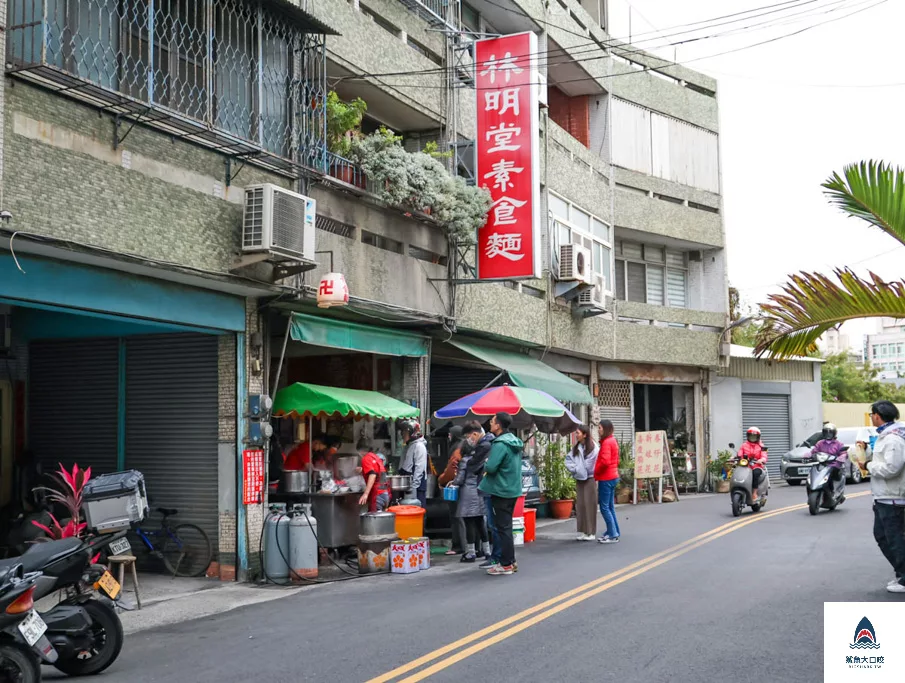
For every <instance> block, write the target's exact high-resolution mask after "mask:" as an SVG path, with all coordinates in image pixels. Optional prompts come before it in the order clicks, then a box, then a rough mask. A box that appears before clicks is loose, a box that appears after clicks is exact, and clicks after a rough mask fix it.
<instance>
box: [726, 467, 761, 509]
mask: <svg viewBox="0 0 905 683" xmlns="http://www.w3.org/2000/svg"><path fill="white" fill-rule="evenodd" d="M733 464H734V467H733V469H732V478H731V479H730V483H729V498H730V500H731V501H732V516H733V517H738V516H739V515H740V514H742V510H744V509H745V508H746V507H747V506H750V507H751V509H752V510H753V511H754V512H759V511H760V510H762V509H763V508H764V506H765V505H766V504H767V495H768V494H769V493H770V477H768V476H767V473H766V472H764V476H763V477H761V480H760V485H759V486H758V487H757V500H754V495H753V493H754V491H753V489H754V470H753V469H752V467H751V465H750V463H749V462H748V458H736V459H735V460H734V461H733Z"/></svg>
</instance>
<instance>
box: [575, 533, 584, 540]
mask: <svg viewBox="0 0 905 683" xmlns="http://www.w3.org/2000/svg"><path fill="white" fill-rule="evenodd" d="M575 540H576V541H583V540H585V536H584V534H578V536H576V537H575Z"/></svg>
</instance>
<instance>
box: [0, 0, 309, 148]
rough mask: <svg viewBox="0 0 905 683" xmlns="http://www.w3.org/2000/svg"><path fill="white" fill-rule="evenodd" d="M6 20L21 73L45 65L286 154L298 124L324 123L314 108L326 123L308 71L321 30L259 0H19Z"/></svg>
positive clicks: (12, 55)
mask: <svg viewBox="0 0 905 683" xmlns="http://www.w3.org/2000/svg"><path fill="white" fill-rule="evenodd" d="M8 24H9V33H10V45H9V50H8V53H9V54H8V57H7V61H8V62H10V63H12V64H13V65H14V66H15V67H17V68H19V69H21V70H23V72H26V71H27V70H28V69H29V68H32V67H34V66H36V65H37V64H40V63H43V64H47V65H50V66H53V67H56V68H57V69H58V70H60V71H64V72H67V73H68V74H71V75H74V76H76V77H78V78H80V79H83V80H85V81H88V82H91V83H94V84H96V85H99V86H101V87H103V88H106V89H107V90H110V91H115V92H118V93H122V94H124V95H127V96H129V97H131V98H133V99H135V100H138V101H140V102H142V103H145V104H148V105H151V106H152V107H155V108H158V109H162V110H164V111H165V112H172V113H175V114H178V115H182V116H183V117H186V118H188V119H193V120H195V121H196V122H200V123H202V124H204V125H206V126H207V127H208V128H209V129H212V130H217V131H221V132H225V133H227V134H230V135H232V136H234V137H236V138H241V139H243V140H247V141H250V142H252V143H254V144H256V145H257V146H259V147H261V148H263V149H264V150H266V151H268V152H271V153H273V154H275V155H277V156H280V157H284V158H287V159H291V158H294V156H295V154H296V153H297V152H298V151H299V141H300V140H301V139H302V136H301V135H300V130H299V128H300V126H301V127H304V128H305V129H306V130H308V129H309V128H310V130H318V129H319V128H318V125H317V123H316V122H315V121H313V119H312V121H308V119H307V117H309V115H310V116H314V117H320V120H321V121H322V116H323V114H322V113H318V111H316V110H317V109H318V108H317V107H311V106H310V105H311V103H312V102H314V103H316V102H318V101H319V100H320V99H322V97H323V95H324V93H317V92H314V91H313V90H312V87H311V86H312V83H310V82H309V79H308V78H307V75H310V74H311V73H313V69H314V61H316V60H317V59H318V57H317V54H319V53H320V46H319V45H318V47H313V43H314V42H317V41H320V42H321V43H322V38H317V39H316V41H315V40H312V39H310V37H309V35H308V34H305V33H303V32H302V30H300V28H299V27H298V26H297V25H296V24H294V23H292V22H291V21H289V20H288V19H286V18H284V15H282V14H279V13H276V12H272V11H270V10H269V9H267V8H266V7H265V6H264V4H263V3H262V2H261V1H260V0H156V2H150V3H149V2H146V1H145V0H67V1H66V2H63V1H62V0H17V1H16V2H11V3H10V17H9V20H8ZM316 53H317V54H316ZM315 85H316V84H315ZM77 89H78V86H76V85H73V86H72V90H73V91H76V90H77ZM301 103H304V104H301ZM321 109H322V107H321ZM142 116H145V115H144V114H143V115H142ZM145 118H146V120H149V121H151V122H161V121H163V120H164V119H163V118H161V116H160V114H159V113H155V114H154V115H147V116H145ZM303 118H305V122H303V121H302V119H303ZM309 124H310V126H309ZM185 125H186V124H184V123H183V124H175V123H174V124H173V130H175V131H183V128H184V126H185ZM320 125H321V126H322V125H323V124H322V123H321V124H320ZM189 130H191V129H189V128H185V131H189ZM208 135H210V134H208ZM221 146H223V145H222V143H221Z"/></svg>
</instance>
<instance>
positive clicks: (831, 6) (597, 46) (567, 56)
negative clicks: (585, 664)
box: [334, 0, 886, 87]
mask: <svg viewBox="0 0 905 683" xmlns="http://www.w3.org/2000/svg"><path fill="white" fill-rule="evenodd" d="M817 1H819V0H807V3H811V2H817ZM871 1H872V0H860V2H857V1H856V0H831V1H830V2H828V3H826V4H824V5H821V6H819V7H817V8H811V10H809V11H808V12H807V13H799V14H798V15H790V16H800V15H804V16H802V19H804V18H810V17H813V16H820V15H825V14H831V13H833V12H838V11H842V10H843V9H851V8H853V7H858V6H859V5H863V4H866V3H867V2H871ZM883 1H884V2H885V1H886V0H883ZM485 2H489V3H490V4H496V3H494V2H492V0H485ZM851 2H855V4H854V5H850V6H849V7H846V6H845V5H846V4H847V3H851ZM500 7H503V6H502V5H500ZM505 9H508V10H510V11H515V10H512V9H511V8H505ZM787 9H795V7H793V8H787ZM815 10H819V11H815ZM752 11H753V10H752ZM517 13H518V14H520V15H522V16H525V17H527V18H531V19H532V20H535V19H533V18H532V17H530V16H529V15H528V14H526V13H524V11H521V10H519V11H517ZM756 16H763V15H755V17H756ZM755 17H748V18H749V19H750V18H755ZM788 18H789V16H787V17H779V18H775V19H773V20H770V21H767V22H761V23H758V24H749V25H746V26H741V27H736V28H733V29H729V30H726V31H724V32H722V33H715V34H710V35H707V36H698V37H692V38H686V39H683V40H677V41H673V42H669V43H665V44H662V45H654V46H652V47H650V48H643V49H642V48H638V47H637V46H638V45H639V44H640V43H643V42H650V40H659V39H660V38H664V37H674V36H678V35H681V34H682V33H688V31H685V32H678V33H675V34H671V36H659V37H657V38H652V39H648V40H647V41H644V40H642V41H637V40H636V41H634V42H633V43H631V44H627V43H625V42H624V41H622V40H620V39H615V38H610V39H608V40H604V41H599V40H593V41H590V42H587V43H581V44H578V45H572V46H569V50H570V51H569V52H566V50H565V49H563V48H560V47H556V48H553V52H555V53H556V54H553V55H551V54H550V53H551V50H549V49H548V50H544V51H540V50H539V51H537V52H532V53H523V54H517V55H514V57H515V59H524V58H528V57H537V58H538V60H537V61H538V65H539V66H544V65H546V66H557V65H560V64H572V63H581V62H584V61H593V60H596V59H606V58H608V57H609V55H605V54H604V55H600V54H595V55H594V56H593V57H590V58H585V59H575V55H581V54H587V53H597V52H598V51H599V50H601V49H604V50H607V49H610V50H612V51H613V52H614V54H615V55H616V56H617V57H622V58H627V57H628V56H631V55H634V54H641V53H643V54H644V56H645V57H647V58H648V59H653V60H660V61H662V62H663V64H660V65H658V66H656V67H649V68H647V69H645V70H650V69H651V68H655V69H662V68H667V67H670V66H681V65H682V63H681V62H676V61H670V60H668V59H664V58H661V57H657V56H656V55H652V54H649V52H648V50H656V49H662V48H666V47H674V46H678V45H683V44H688V43H691V42H696V41H698V40H705V39H713V38H719V37H723V36H725V35H735V34H737V33H740V32H742V31H746V30H765V29H767V28H773V27H774V26H781V25H784V23H783V22H784V21H785V20H788ZM535 21H536V20H535ZM737 21H738V20H737ZM542 23H549V22H542ZM726 23H732V22H726ZM550 25H552V26H555V27H556V28H560V29H562V30H566V29H563V28H562V27H559V26H556V24H550ZM715 25H716V26H719V25H722V24H715ZM704 28H708V27H702V28H700V29H695V30H704ZM666 30H669V29H666ZM575 35H577V36H579V37H582V38H587V35H585V34H580V33H575ZM584 48H587V49H584ZM622 48H633V49H624V50H622V51H621V52H620V51H619V50H620V49H622ZM557 58H562V60H561V61H552V60H554V59H557ZM689 61H692V60H689ZM459 68H462V67H455V66H439V67H433V68H430V69H414V70H405V71H388V72H364V73H360V74H353V75H351V76H341V77H339V78H338V79H335V81H334V84H335V85H338V84H339V83H341V82H343V81H347V80H361V79H363V78H384V77H387V76H418V75H432V74H437V75H440V74H444V73H448V72H451V71H454V70H457V69H459ZM415 85H416V84H403V85H402V87H405V86H415ZM417 87H421V86H420V85H418V86H417ZM428 87H434V86H428Z"/></svg>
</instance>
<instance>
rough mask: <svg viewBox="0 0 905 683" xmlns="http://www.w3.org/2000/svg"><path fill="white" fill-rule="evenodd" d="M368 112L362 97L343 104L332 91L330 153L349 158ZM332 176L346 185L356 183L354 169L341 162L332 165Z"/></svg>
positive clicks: (329, 119)
mask: <svg viewBox="0 0 905 683" xmlns="http://www.w3.org/2000/svg"><path fill="white" fill-rule="evenodd" d="M367 110H368V105H367V103H366V102H365V101H364V100H363V99H361V98H360V97H356V98H355V99H354V100H352V101H351V102H343V101H342V100H341V99H340V98H339V95H337V94H336V92H334V91H332V90H331V91H330V92H329V93H328V94H327V149H329V150H330V152H332V153H333V154H335V155H337V156H339V157H343V158H346V157H348V156H349V153H350V151H351V149H352V143H353V140H354V139H355V138H356V137H358V134H359V129H360V127H361V120H362V118H363V117H364V114H365V112H366V111H367ZM330 175H332V176H333V177H334V178H338V179H339V180H342V181H343V182H344V183H349V184H353V181H354V169H353V168H352V166H351V165H349V164H344V163H341V161H340V160H334V161H333V162H332V163H331V164H330Z"/></svg>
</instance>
